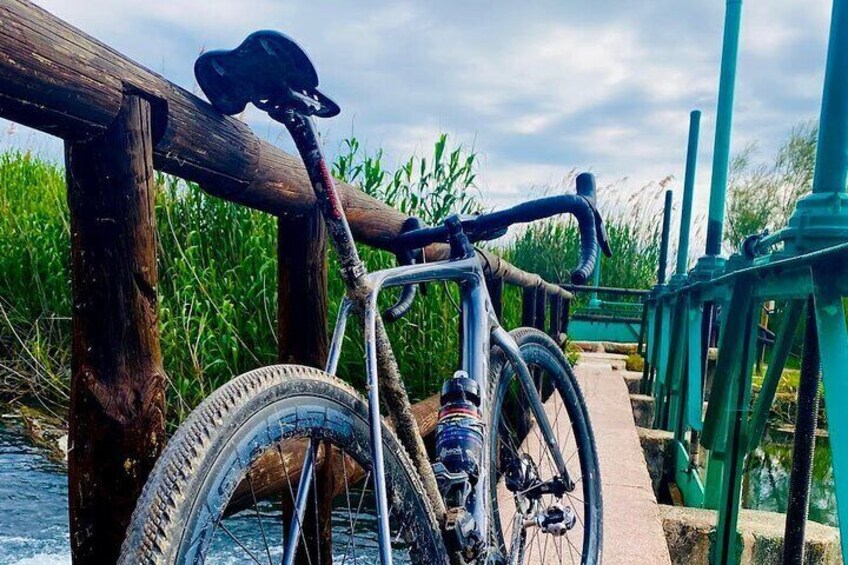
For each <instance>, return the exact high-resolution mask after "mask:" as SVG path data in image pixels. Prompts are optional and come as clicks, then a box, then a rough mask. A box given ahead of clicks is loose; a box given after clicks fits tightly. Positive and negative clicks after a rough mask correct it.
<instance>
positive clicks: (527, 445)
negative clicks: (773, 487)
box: [498, 353, 671, 565]
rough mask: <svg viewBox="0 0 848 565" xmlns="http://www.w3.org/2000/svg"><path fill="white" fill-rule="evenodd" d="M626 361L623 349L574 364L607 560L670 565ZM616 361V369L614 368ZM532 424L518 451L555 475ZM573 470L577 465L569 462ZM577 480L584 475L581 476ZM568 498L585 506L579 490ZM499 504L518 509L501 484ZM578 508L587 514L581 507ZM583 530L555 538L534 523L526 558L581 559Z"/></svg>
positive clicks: (544, 562) (617, 564) (562, 423)
mask: <svg viewBox="0 0 848 565" xmlns="http://www.w3.org/2000/svg"><path fill="white" fill-rule="evenodd" d="M624 359H625V357H624V356H622V355H610V354H599V353H584V354H582V362H581V363H580V364H579V365H578V366H577V367H576V368H575V372H576V373H577V377H578V380H579V381H580V385H581V387H582V389H583V394H584V396H585V398H586V402H587V404H588V406H589V411H590V416H591V420H592V426H593V428H594V432H595V439H596V442H597V448H598V455H599V458H600V466H601V469H600V471H601V482H602V487H603V502H604V521H603V528H604V542H603V560H602V562H603V563H604V564H605V565H608V564H611V565H638V564H645V565H648V564H650V565H670V564H671V559H670V557H669V552H668V546H667V545H666V540H665V534H664V533H663V528H662V520H661V516H660V512H659V508H658V506H657V503H656V500H655V499H654V494H653V490H652V488H651V479H650V477H649V475H648V471H647V467H646V465H645V459H644V456H643V455H642V447H641V445H640V443H639V438H638V436H637V435H636V426H635V424H634V421H633V412H632V410H631V407H630V397H629V392H628V390H627V384H626V383H625V380H624V374H625V371H624ZM613 365H616V367H617V369H619V370H615V371H614V370H613ZM557 396H558V395H552V396H551V397H550V398H549V399H548V402H547V403H546V407H547V409H548V410H547V412H548V416H549V418H550V421H551V425H552V427H553V428H554V433H555V435H556V437H557V442H558V443H559V444H560V445H561V446H563V454H564V455H565V457H566V459H567V460H573V454H574V453H575V452H576V447H577V446H576V443H575V441H574V436H573V434H571V430H570V422H569V419H568V417H567V415H566V414H565V411H564V410H563V409H562V402H561V400H559V399H558V398H557ZM533 430H534V431H533V432H531V433H530V434H529V435H528V436H527V439H526V440H525V441H524V443H522V445H521V446H520V451H521V452H523V453H528V454H530V455H531V456H532V457H533V460H534V461H535V462H536V464H537V465H538V468H539V471H540V474H541V476H543V477H550V476H553V475H554V474H555V472H554V468H553V462H552V461H550V459H549V458H548V457H546V456H545V455H544V454H545V453H547V449H546V448H544V447H542V445H543V443H542V438H541V436H540V435H539V433H538V431H536V429H535V427H534V428H533ZM571 467H574V465H572V466H571ZM575 470H579V468H576V469H575V468H572V471H575ZM573 478H574V479H575V480H580V477H579V476H575V477H573ZM577 492H578V493H579V492H580V491H579V490H578V491H577ZM566 496H567V497H568V500H564V502H565V503H566V504H569V505H570V506H572V508H582V501H581V500H580V498H579V495H578V496H577V497H576V498H575V499H572V498H571V496H570V495H566ZM498 504H499V507H500V508H501V509H514V502H513V499H512V494H511V493H510V492H509V491H508V490H507V489H506V486H505V485H504V484H503V483H502V484H500V485H499V487H498ZM512 513H513V512H512V511H510V512H508V513H507V514H503V513H502V516H503V515H510V514H512ZM578 514H579V515H582V511H578ZM504 528H505V532H504V533H505V534H506V538H507V539H510V538H511V533H512V527H511V526H510V525H507V524H504ZM582 533H583V532H582V528H580V527H577V528H575V529H574V530H572V531H570V532H569V533H568V535H567V536H566V537H563V538H554V537H552V536H548V535H544V534H540V533H539V532H538V530H536V529H531V530H528V531H527V542H526V545H525V547H526V549H525V551H526V555H525V561H524V562H525V563H526V564H527V565H553V564H557V565H559V564H569V563H580V562H581V555H580V550H581V548H582V546H583V539H582Z"/></svg>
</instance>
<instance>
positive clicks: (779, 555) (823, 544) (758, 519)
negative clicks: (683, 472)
mask: <svg viewBox="0 0 848 565" xmlns="http://www.w3.org/2000/svg"><path fill="white" fill-rule="evenodd" d="M659 509H660V514H661V516H662V520H663V528H664V529H665V533H666V536H667V538H668V547H669V551H670V553H671V561H672V563H673V564H674V565H709V564H710V559H709V555H710V547H711V544H713V543H714V540H715V535H716V534H715V530H716V516H717V513H716V512H715V511H714V510H705V509H703V508H685V507H682V506H666V505H660V507H659ZM785 521H786V516H785V515H784V514H778V513H776V512H763V511H759V510H744V509H743V510H741V511H740V512H739V525H738V527H739V533H740V537H741V538H742V556H741V561H740V562H741V563H742V564H743V565H748V564H750V565H760V564H763V565H765V564H771V563H782V561H783V530H784V524H785ZM805 544H806V555H805V562H806V563H821V564H827V565H838V564H841V563H842V556H841V554H840V548H839V530H837V529H836V528H833V527H831V526H825V525H823V524H819V523H816V522H811V521H808V522H807V529H806V537H805Z"/></svg>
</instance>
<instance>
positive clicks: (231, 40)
mask: <svg viewBox="0 0 848 565" xmlns="http://www.w3.org/2000/svg"><path fill="white" fill-rule="evenodd" d="M37 1H38V3H39V4H40V5H42V6H44V7H45V8H47V9H48V10H50V11H52V12H54V13H56V14H57V15H58V16H60V17H62V18H64V19H66V20H68V21H70V22H71V23H72V24H74V25H77V26H79V27H80V28H81V29H83V30H85V31H86V32H88V33H90V34H92V35H94V36H95V37H98V38H99V39H101V40H103V41H104V42H106V43H108V44H110V45H112V46H114V47H115V48H117V49H118V50H120V51H122V52H124V53H126V54H127V55H129V56H130V57H131V58H133V59H136V60H138V61H140V62H142V63H143V64H145V65H147V66H149V67H151V68H153V69H154V70H156V71H159V72H162V73H163V74H164V75H165V76H167V77H168V78H170V79H171V80H174V81H175V82H177V83H178V84H180V85H182V86H184V87H187V88H189V89H192V88H193V87H194V80H193V77H192V63H193V61H194V59H195V58H196V56H197V54H198V53H199V52H200V51H201V50H203V49H206V48H217V47H226V46H233V45H235V44H237V43H238V42H239V41H240V40H241V39H242V38H243V37H244V36H245V35H246V34H247V33H249V32H250V31H252V30H254V29H259V28H275V29H280V30H283V31H285V32H287V33H289V34H291V35H292V36H294V37H295V38H296V39H297V40H298V41H299V42H301V43H302V44H303V45H304V47H305V48H306V49H307V50H308V52H309V53H310V55H311V56H312V57H313V59H314V60H315V61H316V63H317V66H318V68H319V70H320V74H321V81H322V87H323V88H324V90H325V92H327V93H328V94H329V95H330V96H332V97H334V98H336V99H337V100H338V101H339V102H340V103H341V105H342V108H343V114H342V116H340V117H339V118H336V119H335V120H333V121H330V122H324V123H322V124H321V128H322V130H323V131H324V132H325V134H326V139H327V142H326V143H327V147H328V149H329V150H333V149H334V148H335V147H337V145H338V143H339V141H340V140H341V139H342V138H344V137H345V136H347V135H349V134H350V132H351V131H354V132H355V133H356V135H357V136H358V137H360V138H361V139H362V140H363V141H364V142H365V144H366V145H367V146H368V147H371V148H376V147H382V148H384V149H385V152H386V157H387V159H388V160H389V162H390V163H393V162H398V161H400V160H401V159H402V158H404V157H405V156H406V155H407V154H408V153H409V152H410V151H419V152H426V151H429V148H430V147H431V145H432V143H433V141H434V140H435V138H436V136H437V134H438V133H439V132H440V131H446V132H449V133H450V134H451V135H452V137H453V138H454V139H455V140H457V141H459V142H462V143H464V144H466V145H472V144H473V146H474V148H475V150H477V151H479V152H480V154H481V157H482V158H483V159H482V163H483V165H482V170H481V172H480V184H481V189H482V191H483V195H484V197H485V198H486V199H487V201H488V203H489V204H491V205H505V204H508V203H512V202H516V201H518V200H520V199H522V198H525V197H526V195H527V193H528V191H530V190H531V188H532V187H538V186H541V185H545V184H555V185H556V184H557V183H561V182H562V179H565V178H567V177H568V174H569V172H570V171H572V170H574V169H591V170H593V171H595V172H596V174H597V175H598V177H599V180H600V181H602V182H607V183H609V182H613V181H616V180H619V179H626V180H625V181H623V183H622V186H623V188H622V190H629V191H638V190H640V189H641V187H643V186H645V185H647V184H648V183H649V182H651V181H657V180H659V179H661V178H664V177H665V176H667V175H674V176H675V177H676V179H678V181H677V182H678V183H679V182H682V178H683V171H682V168H683V161H684V157H685V147H686V135H687V132H686V127H687V123H688V113H689V111H690V110H691V109H692V108H695V107H698V108H700V109H702V110H703V112H704V121H703V126H702V139H701V152H700V157H701V161H700V169H699V175H698V195H697V197H696V202H697V203H698V206H699V207H701V208H702V209H703V208H704V207H705V205H706V201H707V196H706V195H707V190H708V186H709V173H710V167H709V159H710V158H711V156H712V136H713V127H714V126H713V124H714V122H715V116H714V112H715V106H716V92H717V83H718V70H719V59H720V54H721V37H722V25H723V17H724V5H723V3H722V2H716V1H706V0H701V1H698V2H680V1H679V0H655V1H651V2H632V1H629V0H596V1H594V2H562V1H561V0H542V1H539V2H534V3H506V2H503V3H491V2H483V1H482V0H470V1H468V2H456V1H453V0H452V1H448V0H429V1H426V0H401V1H391V2H390V1H388V0H362V1H359V2H329V1H319V0H314V1H311V2H302V1H294V0H251V1H249V2H248V1H247V0H239V1H232V0H170V1H167V2H164V1H150V0H146V1H142V0H87V1H86V2H85V3H81V2H78V1H75V0H37ZM827 4H828V3H827V2H820V3H798V2H795V1H791V0H772V1H770V2H751V3H746V4H745V5H744V7H743V35H742V44H741V55H740V62H739V80H738V85H737V99H736V100H737V111H736V115H735V122H734V133H735V138H734V148H735V149H736V150H738V149H741V148H742V147H744V146H745V145H747V144H748V143H749V142H751V141H753V140H759V142H760V147H761V149H762V153H763V154H765V155H767V154H769V153H770V152H771V151H773V150H774V149H775V148H776V147H777V146H779V144H780V141H781V139H782V137H783V136H785V134H786V132H788V130H789V129H790V128H791V126H792V125H793V124H795V123H797V122H799V121H803V120H807V119H810V118H814V117H816V116H817V114H818V105H819V103H820V98H821V82H822V76H823V72H822V71H823V67H824V54H825V46H826V37H827V28H828V25H829V17H830V14H829V8H828V6H827ZM246 119H247V120H248V121H249V123H250V124H251V125H252V127H254V128H255V130H256V131H257V133H259V134H260V135H263V136H265V137H268V138H269V139H271V140H272V141H273V142H275V143H280V144H281V145H283V146H284V147H286V148H288V149H289V150H290V149H291V145H290V143H289V142H288V141H287V140H286V139H285V135H284V134H281V131H280V129H279V128H278V127H276V125H274V124H271V123H269V121H268V120H267V118H265V117H264V116H262V115H261V114H260V113H258V112H249V113H248V114H247V115H246Z"/></svg>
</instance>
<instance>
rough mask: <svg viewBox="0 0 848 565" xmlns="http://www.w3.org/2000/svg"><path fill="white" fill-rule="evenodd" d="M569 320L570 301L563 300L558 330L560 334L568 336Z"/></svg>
mask: <svg viewBox="0 0 848 565" xmlns="http://www.w3.org/2000/svg"><path fill="white" fill-rule="evenodd" d="M570 320H571V299H569V300H565V301H564V304H563V305H562V322H561V323H560V328H561V331H562V333H564V334H565V335H566V336H567V335H568V322H569V321H570Z"/></svg>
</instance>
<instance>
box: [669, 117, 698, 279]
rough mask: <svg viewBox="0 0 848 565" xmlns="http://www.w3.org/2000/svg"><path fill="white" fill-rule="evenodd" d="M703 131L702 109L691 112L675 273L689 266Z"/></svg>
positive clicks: (682, 272)
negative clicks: (700, 136)
mask: <svg viewBox="0 0 848 565" xmlns="http://www.w3.org/2000/svg"><path fill="white" fill-rule="evenodd" d="M700 131H701V111H700V110H692V112H691V113H690V114H689V145H688V147H687V149H686V172H685V177H684V180H683V207H682V209H681V211H680V238H679V240H678V243H677V268H676V269H675V273H677V274H678V275H685V274H686V269H687V267H688V266H689V231H690V229H691V227H692V199H693V196H694V193H695V169H696V167H697V165H698V137H699V135H700Z"/></svg>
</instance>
